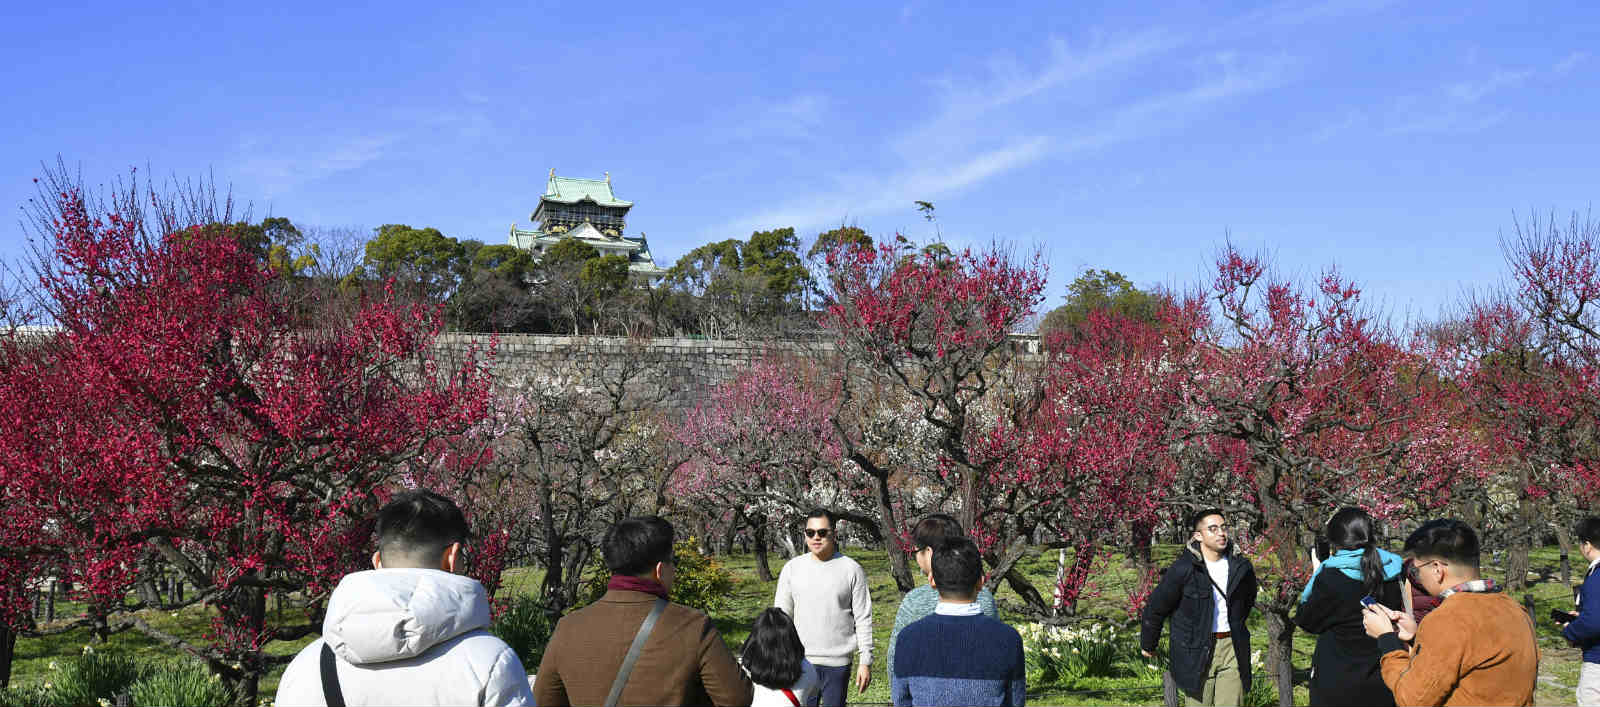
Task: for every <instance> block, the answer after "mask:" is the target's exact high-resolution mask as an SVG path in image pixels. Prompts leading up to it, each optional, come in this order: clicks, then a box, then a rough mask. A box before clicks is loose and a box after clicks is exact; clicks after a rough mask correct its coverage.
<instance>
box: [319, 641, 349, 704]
mask: <svg viewBox="0 0 1600 707" xmlns="http://www.w3.org/2000/svg"><path fill="white" fill-rule="evenodd" d="M322 700H323V701H324V702H327V703H328V707H344V691H343V690H340V689H339V662H338V659H337V658H335V657H334V655H333V647H332V646H329V645H328V644H327V642H323V644H322Z"/></svg>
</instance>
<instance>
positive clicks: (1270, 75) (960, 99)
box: [704, 0, 1392, 235]
mask: <svg viewBox="0 0 1600 707" xmlns="http://www.w3.org/2000/svg"><path fill="white" fill-rule="evenodd" d="M1391 1H1392V0H1327V1H1325V2H1317V3H1309V4H1307V3H1284V4H1279V5H1274V6H1271V7H1268V8H1265V9H1263V10H1259V11H1255V12H1251V13H1248V14H1245V15H1240V16H1235V17H1232V18H1228V19H1226V20H1224V21H1221V22H1218V23H1215V24H1213V25H1212V26H1211V27H1210V28H1185V29H1184V31H1181V32H1180V31H1176V30H1174V29H1167V28H1162V27H1155V28H1149V29H1144V30H1141V31H1138V32H1135V33H1130V34H1125V35H1116V36H1105V35H1100V34H1091V35H1090V38H1089V39H1088V40H1086V41H1082V42H1078V43H1069V42H1067V41H1066V40H1064V39H1060V38H1051V39H1049V40H1048V41H1046V42H1044V43H1043V44H1042V45H1040V46H1036V47H1034V51H1032V52H1031V53H1030V52H1027V51H1026V49H1025V48H1024V49H1021V50H1012V51H1005V52H998V53H995V54H993V55H990V56H988V57H985V58H984V59H982V60H980V62H978V63H977V64H976V65H971V64H964V65H953V66H951V67H948V69H947V71H946V72H944V73H942V74H938V75H934V76H930V77H928V78H925V79H923V81H924V82H925V83H926V84H927V85H928V86H930V87H931V89H932V91H933V96H934V98H933V110H931V111H929V112H928V115H929V117H927V118H925V119H923V120H920V121H915V122H912V123H910V124H907V125H905V126H903V127H902V128H901V129H899V130H897V131H895V132H894V133H892V134H889V135H887V136H884V137H883V138H882V139H881V140H880V141H879V142H880V144H881V145H883V148H884V149H882V150H880V151H877V154H871V155H855V156H853V159H852V160H851V163H854V164H871V165H872V166H871V167H863V168H862V170H863V171H865V170H868V169H870V170H871V171H870V174H871V175H872V176H871V177H867V176H864V175H853V174H848V173H842V171H841V170H837V169H836V170H833V171H832V172H831V173H830V175H829V178H828V180H826V181H823V182H821V183H819V184H818V186H817V187H816V188H815V189H814V190H813V191H812V192H811V193H808V194H802V195H799V196H796V197H794V198H792V199H790V200H788V201H786V202H785V203H783V204H781V205H779V206H777V207H773V208H768V209H761V210H757V211H754V212H752V213H747V214H743V215H740V216H739V217H737V218H734V219H731V220H729V221H728V222H725V223H721V224H713V225H711V226H709V227H708V228H707V229H706V230H705V232H704V233H705V234H709V235H715V234H725V233H730V232H732V233H737V232H741V231H744V230H748V229H753V228H767V227H771V226H773V225H779V224H781V225H792V226H795V227H797V228H801V229H810V228H816V227H826V226H829V225H836V224H837V223H839V221H840V219H851V218H856V217H861V216H866V215H870V214H874V213H883V212H888V211H891V210H897V209H899V210H903V209H907V208H909V207H908V205H909V204H910V203H911V201H912V200H913V199H940V198H949V197H951V196H953V195H958V194H960V193H962V192H964V191H966V190H969V189H971V188H974V187H977V186H978V185H980V184H983V183H985V182H987V181H989V180H992V179H996V178H1000V177H1002V176H1003V175H1005V174H1008V173H1011V172H1014V171H1016V170H1019V169H1023V168H1026V167H1028V166H1029V165H1032V164H1035V163H1038V162H1040V161H1042V160H1047V159H1066V158H1071V157H1073V156H1075V155H1080V154H1084V153H1090V152H1093V151H1096V150H1103V149H1108V148H1111V147H1113V146H1116V145H1120V144H1124V143H1132V142H1136V141H1141V140H1146V139H1150V138H1154V137H1157V136H1160V135H1163V134H1167V133H1170V132H1173V131H1177V130H1181V129H1183V128H1184V126H1185V124H1186V123H1187V122H1189V121H1192V120H1194V119H1196V118H1199V117H1202V116H1203V115H1205V114H1206V113H1208V112H1209V111H1211V110H1213V109H1215V108H1217V107H1219V106H1224V105H1226V104H1228V103H1229V102H1231V101H1236V100H1239V99H1242V98H1244V97H1247V96H1250V95H1253V94H1258V93H1262V92H1264V91H1268V90H1270V89H1272V88H1274V87H1276V86H1278V85H1281V84H1283V83H1284V82H1286V81H1287V80H1288V78H1289V77H1290V75H1291V74H1292V73H1293V70H1294V69H1295V68H1296V62H1295V60H1294V58H1293V57H1289V56H1283V55H1269V54H1261V53H1259V52H1252V51H1249V50H1246V49H1244V48H1245V47H1254V46H1258V44H1259V42H1258V41H1256V40H1259V39H1260V38H1261V37H1262V36H1264V35H1268V34H1273V35H1279V34H1282V33H1284V32H1289V31H1297V30H1300V29H1301V28H1303V27H1304V26H1307V25H1311V24H1313V23H1318V22H1326V21H1330V20H1335V19H1339V18H1344V17H1349V16H1353V15H1358V14H1361V13H1369V12H1372V11H1374V10H1378V9H1381V8H1383V7H1385V6H1387V5H1389V4H1391ZM906 7H907V8H909V9H907V12H914V8H913V7H912V6H910V5H908V6H906ZM1030 54H1031V55H1032V56H1034V57H1037V58H1035V59H1032V60H1028V59H1025V58H1020V57H1027V56H1029V55H1030ZM1145 86H1159V87H1160V88H1159V89H1156V90H1148V89H1147V90H1144V91H1142V92H1141V89H1140V87H1145ZM803 98H806V97H804V96H802V97H797V98H793V99H789V100H787V101H784V102H779V103H776V104H773V105H771V106H767V108H766V110H765V111H764V112H763V113H761V114H759V115H760V116H761V117H759V118H757V119H754V120H752V121H751V126H750V131H751V132H752V133H753V132H757V131H759V132H761V133H763V134H768V135H785V134H787V135H795V136H804V137H806V138H808V139H809V138H814V137H815V136H816V134H817V132H819V131H823V130H826V129H827V127H828V122H829V121H828V120H827V119H826V116H825V115H819V114H818V110H817V108H818V107H817V106H815V105H813V104H811V103H808V102H806V101H804V100H801V99H803ZM827 107H828V106H827V104H826V103H823V104H822V105H821V106H820V109H822V110H825V109H826V108H827ZM791 114H792V115H791ZM811 117H818V120H816V121H815V122H809V121H808V118H811ZM780 127H786V128H787V132H785V130H783V129H780Z"/></svg>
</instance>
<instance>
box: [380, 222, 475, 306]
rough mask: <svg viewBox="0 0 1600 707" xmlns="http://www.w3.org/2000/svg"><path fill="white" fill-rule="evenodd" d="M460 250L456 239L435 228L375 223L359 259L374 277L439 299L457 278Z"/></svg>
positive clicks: (461, 253) (451, 290) (456, 282)
mask: <svg viewBox="0 0 1600 707" xmlns="http://www.w3.org/2000/svg"><path fill="white" fill-rule="evenodd" d="M463 253H464V250H463V248H462V246H461V242H460V241H457V240H456V239H454V238H451V237H449V236H446V235H444V234H443V233H440V232H439V229H437V228H412V227H411V226H407V225H405V224H392V223H391V224H385V225H383V226H379V227H378V229H377V232H376V236H374V237H373V239H372V240H370V241H367V248H366V258H365V260H364V261H363V262H364V264H365V266H366V269H367V271H368V273H369V274H370V275H372V276H373V277H375V278H376V279H380V280H385V279H389V278H393V279H394V280H395V282H396V283H397V284H399V285H402V286H404V287H406V288H408V289H411V290H412V291H413V292H414V293H416V294H419V295H421V296H424V297H427V298H428V299H431V300H433V301H436V302H442V301H444V300H446V299H448V298H449V296H450V294H451V293H452V292H454V291H455V288H456V285H457V284H458V283H459V281H460V267H461V265H460V262H459V261H460V260H461V257H462V255H463Z"/></svg>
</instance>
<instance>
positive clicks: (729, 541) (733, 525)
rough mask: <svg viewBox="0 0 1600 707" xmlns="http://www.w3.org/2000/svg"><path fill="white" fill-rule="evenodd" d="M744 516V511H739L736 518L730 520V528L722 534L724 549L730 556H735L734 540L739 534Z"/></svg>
mask: <svg viewBox="0 0 1600 707" xmlns="http://www.w3.org/2000/svg"><path fill="white" fill-rule="evenodd" d="M743 518H744V513H743V512H740V513H737V514H736V516H735V517H734V518H732V519H730V520H729V522H728V529H727V531H726V532H724V533H723V534H722V551H723V553H724V554H726V555H728V556H730V557H731V556H733V543H734V540H735V539H736V538H738V536H739V521H740V520H742V519H743Z"/></svg>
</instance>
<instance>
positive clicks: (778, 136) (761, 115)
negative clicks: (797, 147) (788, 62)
mask: <svg viewBox="0 0 1600 707" xmlns="http://www.w3.org/2000/svg"><path fill="white" fill-rule="evenodd" d="M829 108H830V102H829V100H828V97H827V96H824V95H821V94H816V93H806V94H800V95H796V96H790V97H788V98H785V99H781V100H777V101H763V102H750V103H747V104H745V105H742V106H737V107H735V108H733V109H732V110H730V111H729V112H728V115H727V118H728V120H730V121H731V122H732V125H731V127H730V128H729V130H728V131H727V133H726V134H727V135H728V137H730V138H733V139H735V140H739V141H763V140H781V141H805V140H813V139H816V137H817V136H818V130H819V129H820V128H821V127H822V126H823V124H824V123H825V122H826V121H827V119H828V113H829Z"/></svg>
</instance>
